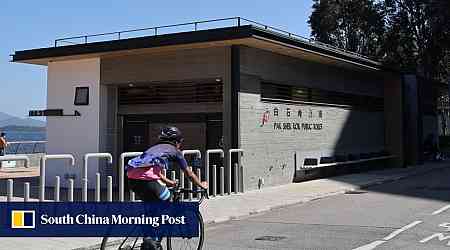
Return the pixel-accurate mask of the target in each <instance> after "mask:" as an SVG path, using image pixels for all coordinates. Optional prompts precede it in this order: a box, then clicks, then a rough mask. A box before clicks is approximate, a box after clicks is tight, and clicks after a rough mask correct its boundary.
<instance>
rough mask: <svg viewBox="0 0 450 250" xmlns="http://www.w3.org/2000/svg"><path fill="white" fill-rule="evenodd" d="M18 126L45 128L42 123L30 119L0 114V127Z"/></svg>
mask: <svg viewBox="0 0 450 250" xmlns="http://www.w3.org/2000/svg"><path fill="white" fill-rule="evenodd" d="M6 126H19V127H45V126H46V123H45V122H44V121H39V120H35V119H31V118H19V117H15V116H12V115H8V114H6V113H3V112H0V127H6Z"/></svg>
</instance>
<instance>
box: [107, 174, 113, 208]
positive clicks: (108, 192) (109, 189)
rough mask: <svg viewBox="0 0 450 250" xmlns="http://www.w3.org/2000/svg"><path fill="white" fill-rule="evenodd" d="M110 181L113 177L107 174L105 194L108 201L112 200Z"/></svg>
mask: <svg viewBox="0 0 450 250" xmlns="http://www.w3.org/2000/svg"><path fill="white" fill-rule="evenodd" d="M112 181H113V179H112V176H108V179H107V185H108V190H107V195H108V201H109V202H112V201H113V190H112V189H113V188H112V186H113V185H112V184H113V183H112Z"/></svg>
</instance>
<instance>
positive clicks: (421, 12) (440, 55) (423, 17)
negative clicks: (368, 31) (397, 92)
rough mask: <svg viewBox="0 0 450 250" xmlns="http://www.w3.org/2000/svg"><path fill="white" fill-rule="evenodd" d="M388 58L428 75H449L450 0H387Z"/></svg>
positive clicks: (404, 67) (405, 68) (389, 61)
mask: <svg viewBox="0 0 450 250" xmlns="http://www.w3.org/2000/svg"><path fill="white" fill-rule="evenodd" d="M385 5H386V14H387V15H386V17H387V22H386V25H387V27H386V29H387V32H386V40H385V44H384V46H383V50H384V52H385V58H384V59H385V62H386V63H388V64H391V65H398V66H400V67H401V68H402V69H404V70H408V71H412V72H414V73H418V74H420V75H423V76H424V77H425V78H427V79H432V78H434V79H440V80H442V79H444V78H445V77H446V76H447V70H448V69H447V65H446V61H447V60H448V58H447V57H448V51H450V32H449V27H450V21H449V18H450V3H449V1H445V0H386V1H385Z"/></svg>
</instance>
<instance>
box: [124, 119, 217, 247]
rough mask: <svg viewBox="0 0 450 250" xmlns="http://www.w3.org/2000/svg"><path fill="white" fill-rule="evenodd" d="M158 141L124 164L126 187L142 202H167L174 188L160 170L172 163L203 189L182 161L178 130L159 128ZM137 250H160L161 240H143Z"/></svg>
mask: <svg viewBox="0 0 450 250" xmlns="http://www.w3.org/2000/svg"><path fill="white" fill-rule="evenodd" d="M158 139H159V141H158V143H157V144H155V145H154V146H152V147H150V148H149V149H148V150H147V151H145V152H144V153H142V154H141V155H140V156H138V157H135V158H133V159H131V160H130V161H128V166H127V177H128V184H129V187H130V188H131V190H133V192H135V193H136V195H137V196H138V198H140V199H141V200H142V201H144V202H152V201H153V202H154V201H167V200H169V198H170V191H169V190H168V188H167V186H175V185H176V182H175V181H173V180H170V179H167V178H166V177H165V176H164V175H163V173H162V170H163V169H169V166H173V165H174V164H176V165H178V167H179V168H180V169H181V170H183V172H184V173H185V175H186V176H188V177H189V178H190V179H191V180H192V182H193V183H194V184H196V185H197V186H200V187H201V188H203V189H207V188H208V183H207V182H201V181H200V180H199V178H198V177H197V176H196V175H195V173H194V172H192V170H191V169H190V168H189V167H188V164H187V162H186V159H184V156H183V154H182V152H181V150H180V149H181V145H182V143H183V140H184V139H183V135H182V133H181V131H180V130H179V129H178V128H176V127H173V126H167V127H163V128H162V129H161V132H160V134H159V137H158ZM141 249H149V250H153V249H155V250H157V249H162V246H161V241H160V239H152V238H148V237H146V238H144V241H143V243H142V245H141Z"/></svg>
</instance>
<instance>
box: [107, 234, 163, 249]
mask: <svg viewBox="0 0 450 250" xmlns="http://www.w3.org/2000/svg"><path fill="white" fill-rule="evenodd" d="M142 241H143V238H142V237H104V238H103V240H102V243H101V245H100V250H132V249H140V247H141V244H142ZM164 244H168V243H165V239H164V238H163V240H162V241H161V245H164Z"/></svg>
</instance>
